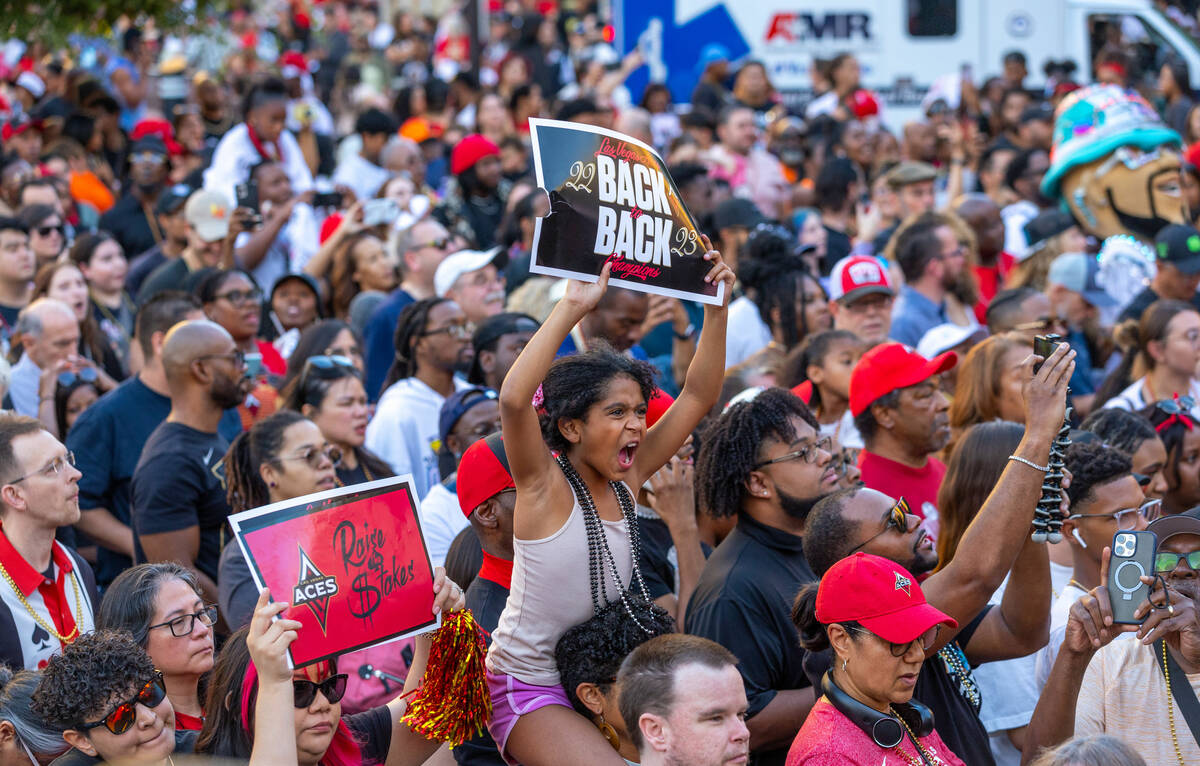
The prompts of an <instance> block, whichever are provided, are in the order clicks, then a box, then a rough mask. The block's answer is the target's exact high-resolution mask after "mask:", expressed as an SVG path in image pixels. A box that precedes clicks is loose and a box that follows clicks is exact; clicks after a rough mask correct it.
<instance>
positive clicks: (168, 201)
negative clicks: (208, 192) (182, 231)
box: [154, 184, 194, 215]
mask: <svg viewBox="0 0 1200 766" xmlns="http://www.w3.org/2000/svg"><path fill="white" fill-rule="evenodd" d="M192 191H194V190H193V189H192V187H190V186H188V185H187V184H175V185H174V186H168V187H167V188H165V189H163V190H162V194H159V195H158V202H156V203H155V204H154V212H156V213H158V214H159V215H173V214H175V213H177V212H179V210H180V208H182V207H183V206H184V204H186V203H187V201H188V197H190V196H192Z"/></svg>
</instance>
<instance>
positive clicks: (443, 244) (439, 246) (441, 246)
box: [413, 237, 450, 250]
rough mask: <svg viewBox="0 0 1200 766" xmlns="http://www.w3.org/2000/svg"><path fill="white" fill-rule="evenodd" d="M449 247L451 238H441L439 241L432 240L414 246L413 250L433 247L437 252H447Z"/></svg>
mask: <svg viewBox="0 0 1200 766" xmlns="http://www.w3.org/2000/svg"><path fill="white" fill-rule="evenodd" d="M449 246H450V238H449V237H441V238H439V239H431V240H429V241H428V242H426V243H424V244H421V245H415V246H413V250H421V249H422V248H426V247H432V248H434V249H435V250H445V249H446V248H447V247H449Z"/></svg>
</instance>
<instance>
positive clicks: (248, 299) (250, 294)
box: [216, 288, 263, 306]
mask: <svg viewBox="0 0 1200 766" xmlns="http://www.w3.org/2000/svg"><path fill="white" fill-rule="evenodd" d="M216 297H217V298H218V299H219V298H224V299H225V300H227V301H229V302H230V303H232V304H233V305H235V306H241V305H243V304H246V303H262V297H263V294H262V290H259V289H257V288H255V289H253V290H230V291H229V292H227V293H221V294H220V295H217V296H216Z"/></svg>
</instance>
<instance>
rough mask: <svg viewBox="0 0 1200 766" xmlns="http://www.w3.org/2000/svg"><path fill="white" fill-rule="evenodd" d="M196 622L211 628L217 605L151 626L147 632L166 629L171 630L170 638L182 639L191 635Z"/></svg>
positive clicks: (214, 619) (213, 623) (214, 621)
mask: <svg viewBox="0 0 1200 766" xmlns="http://www.w3.org/2000/svg"><path fill="white" fill-rule="evenodd" d="M196 620H199V621H200V622H201V623H202V624H204V625H207V626H208V627H210V628H211V627H212V626H213V625H215V624H216V623H217V605H216V604H210V605H208V606H206V607H204V608H203V609H201V610H200V611H199V612H196V613H195V614H181V615H179V616H178V617H176V618H175V619H173V620H167V621H166V622H160V623H158V624H157V625H151V626H150V627H149V628H147V630H154V629H155V628H162V627H167V628H170V629H171V635H172V636H175V638H183V637H185V636H190V635H192V631H193V630H195V629H196Z"/></svg>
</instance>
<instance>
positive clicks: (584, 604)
mask: <svg viewBox="0 0 1200 766" xmlns="http://www.w3.org/2000/svg"><path fill="white" fill-rule="evenodd" d="M625 490H626V491H627V492H628V491H629V487H628V486H626V487H625ZM573 494H574V490H572V495H573ZM631 495H632V493H631ZM600 523H601V525H602V526H603V528H604V536H605V537H606V538H607V539H608V547H609V550H611V551H612V554H613V559H614V560H615V561H616V563H617V574H618V576H619V577H620V578H621V583H622V585H623V586H624V587H625V588H628V587H629V585H630V578H631V577H632V574H633V551H632V548H631V546H630V542H629V532H628V530H626V528H625V522H624V520H621V521H605V520H604V519H601V520H600ZM513 552H514V554H515V555H514V557H513V573H512V587H511V589H510V590H509V594H508V603H506V604H505V606H504V612H503V613H502V614H501V615H500V622H499V624H498V625H497V626H496V629H495V630H494V631H493V632H492V646H491V649H490V650H489V651H488V656H487V667H488V670H490V671H491V672H493V673H505V674H507V675H510V676H513V677H515V678H516V679H518V680H519V681H523V682H524V683H527V684H533V685H535V686H554V685H555V684H557V683H559V675H558V667H557V666H556V665H555V663H554V648H555V646H557V645H558V640H559V639H560V638H562V635H563V634H564V633H566V632H567V631H568V630H570V629H571V628H573V627H575V626H576V625H579V624H580V623H583V622H587V621H588V620H590V619H591V618H592V616H593V615H594V614H595V612H594V610H593V608H592V586H591V578H590V575H589V574H588V544H587V531H586V528H585V526H584V520H583V509H582V508H581V507H580V505H579V498H577V497H576V498H575V505H574V506H573V507H572V508H571V515H570V517H569V518H568V519H567V522H566V523H565V524H563V526H562V527H560V528H559V530H558V531H557V532H555V533H554V534H552V535H550V536H549V537H544V538H542V539H541V540H521V539H520V538H517V537H514V538H513ZM604 578H605V579H604V589H605V590H604V592H605V594H606V595H607V597H608V600H609V601H616V600H617V599H619V598H620V593H619V592H618V591H617V589H616V585H615V584H614V583H613V579H612V570H611V569H610V568H609V567H608V566H607V564H606V565H605V569H604Z"/></svg>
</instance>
